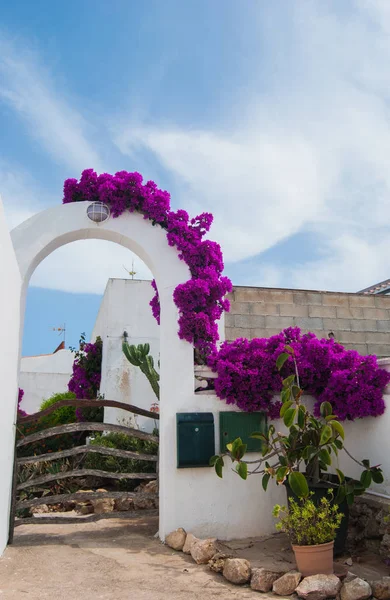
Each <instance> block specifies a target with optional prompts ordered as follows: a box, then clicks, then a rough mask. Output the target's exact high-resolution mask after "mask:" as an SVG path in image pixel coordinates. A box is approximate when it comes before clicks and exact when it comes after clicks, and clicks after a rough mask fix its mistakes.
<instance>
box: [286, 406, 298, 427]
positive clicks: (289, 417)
mask: <svg viewBox="0 0 390 600" xmlns="http://www.w3.org/2000/svg"><path fill="white" fill-rule="evenodd" d="M296 411H297V409H296V408H289V409H288V410H286V412H285V414H284V417H283V423H284V424H285V426H286V427H291V425H292V424H293V423H294V419H295V413H296Z"/></svg>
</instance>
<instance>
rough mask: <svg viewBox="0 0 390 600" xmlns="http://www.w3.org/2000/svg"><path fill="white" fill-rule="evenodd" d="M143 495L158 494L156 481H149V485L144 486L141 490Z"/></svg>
mask: <svg viewBox="0 0 390 600" xmlns="http://www.w3.org/2000/svg"><path fill="white" fill-rule="evenodd" d="M142 491H143V492H144V493H145V494H157V493H158V483H157V481H156V480H154V481H149V483H147V484H146V485H145V487H144V488H143V490H142Z"/></svg>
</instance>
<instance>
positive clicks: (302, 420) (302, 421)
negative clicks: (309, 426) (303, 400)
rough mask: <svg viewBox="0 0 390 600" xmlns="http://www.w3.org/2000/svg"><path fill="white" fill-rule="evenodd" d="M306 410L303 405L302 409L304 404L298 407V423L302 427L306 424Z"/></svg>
mask: <svg viewBox="0 0 390 600" xmlns="http://www.w3.org/2000/svg"><path fill="white" fill-rule="evenodd" d="M305 412H306V411H305V408H304V407H303V410H302V406H300V407H299V409H298V425H299V427H300V428H301V429H303V428H304V426H305Z"/></svg>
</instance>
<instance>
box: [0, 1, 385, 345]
mask: <svg viewBox="0 0 390 600" xmlns="http://www.w3.org/2000/svg"><path fill="white" fill-rule="evenodd" d="M389 32H390V6H389V3H388V2H387V0H355V1H352V0H351V1H348V0H344V1H343V2H340V1H339V0H333V1H331V0H311V1H310V2H309V1H306V0H299V1H297V2H291V3H286V2H284V1H283V0H275V1H274V2H272V3H271V2H257V1H255V0H240V1H239V2H237V0H213V1H212V2H210V0H186V2H182V0H166V1H164V2H161V1H160V0H148V2H140V1H138V0H123V1H122V0H112V1H111V2H106V1H105V0H104V1H103V0H93V1H92V0H90V1H87V0H77V1H76V0H70V1H69V0H68V2H66V3H63V2H62V3H60V2H56V3H53V2H49V1H48V0H40V1H39V0H36V1H35V2H34V3H32V2H29V1H25V2H23V1H19V2H17V3H11V2H7V3H5V5H4V6H2V14H1V21H0V132H1V137H0V139H1V143H0V193H1V195H2V199H3V202H4V205H5V208H6V214H7V218H8V220H9V224H10V227H13V226H15V225H17V224H18V223H20V222H22V221H23V220H24V219H25V218H27V217H28V216H30V215H31V214H34V213H35V212H38V211H39V210H42V209H44V208H46V207H48V206H51V205H54V204H57V203H60V202H61V198H62V185H63V181H64V179H65V178H67V177H78V176H79V175H80V173H81V171H82V170H83V169H84V168H90V167H94V168H95V169H96V170H97V171H98V172H103V171H108V172H115V171H117V170H122V169H127V170H130V171H132V170H137V171H140V172H141V173H143V175H144V176H145V178H146V179H149V178H152V179H154V180H155V181H156V182H157V183H158V185H159V186H161V187H163V188H165V189H168V190H169V191H170V192H171V194H172V205H173V206H175V207H183V208H186V209H187V210H188V211H189V212H191V213H195V214H197V213H198V212H199V211H202V210H210V211H211V212H213V213H214V216H215V223H214V226H213V232H212V236H213V237H214V239H217V240H218V241H219V242H220V243H221V244H222V247H223V250H224V255H225V259H226V271H227V273H228V274H229V275H230V277H231V278H232V280H233V282H234V283H236V284H241V285H243V284H247V285H260V286H261V285H264V286H275V287H278V286H280V287H299V288H309V289H328V290H340V291H342V290H344V291H356V290H358V289H361V288H363V287H366V286H368V285H370V284H372V283H374V282H376V281H379V280H381V279H385V278H387V277H389V267H388V260H387V256H388V255H389V251H390V236H389V226H388V222H387V214H388V208H389V200H388V199H389V192H390V169H389V160H390V158H389V157H390V127H389V122H390V105H389V90H390V85H389V84H390V81H389V79H390V75H389V73H388V64H389V59H390V37H389ZM132 258H133V257H132V255H131V254H130V253H129V252H127V251H125V250H123V249H121V248H119V247H116V246H114V245H112V244H109V243H103V242H96V241H93V242H92V241H88V242H78V243H76V244H71V245H69V246H65V247H63V248H61V249H60V250H58V251H56V252H55V253H53V254H52V255H51V256H50V257H48V258H47V259H46V260H45V261H44V262H42V263H41V265H40V266H39V267H38V268H37V270H36V272H35V274H34V276H33V278H32V280H31V288H30V292H29V297H28V305H27V313H26V330H25V343H24V353H25V354H35V353H40V352H50V351H51V350H53V349H54V347H55V346H56V345H57V341H58V339H57V337H56V336H55V334H53V333H52V332H50V330H49V328H50V326H53V325H54V326H58V324H61V323H62V322H66V323H67V327H68V329H69V335H68V340H67V341H68V342H69V343H70V344H72V345H73V344H76V343H77V340H78V336H79V333H80V332H81V331H86V332H87V334H88V333H89V332H90V331H91V328H92V325H93V322H94V319H95V316H96V312H97V309H98V305H99V297H100V295H101V294H102V293H103V290H104V286H105V283H106V281H107V279H108V277H123V276H125V275H126V274H125V271H124V268H123V265H125V266H127V267H130V266H131V261H132ZM96 265H98V266H99V268H96ZM136 270H137V273H138V276H139V277H148V275H149V273H148V272H147V269H146V268H145V267H144V265H142V263H141V262H140V261H139V260H137V259H136Z"/></svg>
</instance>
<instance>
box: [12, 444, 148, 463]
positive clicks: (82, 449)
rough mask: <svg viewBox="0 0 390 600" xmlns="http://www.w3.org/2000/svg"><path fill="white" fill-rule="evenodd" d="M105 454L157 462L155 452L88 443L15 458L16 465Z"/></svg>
mask: <svg viewBox="0 0 390 600" xmlns="http://www.w3.org/2000/svg"><path fill="white" fill-rule="evenodd" d="M90 452H91V453H95V454H105V455H106V456H115V457H116V458H126V459H134V460H145V461H149V462H157V461H158V456H157V455H156V454H143V453H142V452H136V451H135V450H119V449H118V448H106V446H98V445H97V444H96V445H95V444H93V445H92V444H88V445H87V446H76V447H75V448H70V449H69V450H61V452H50V453H47V454H37V455H34V456H26V457H23V458H18V459H17V460H16V462H17V464H18V465H27V464H29V463H38V462H48V461H51V460H57V459H58V458H67V457H68V456H76V455H77V454H89V453H90Z"/></svg>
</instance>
